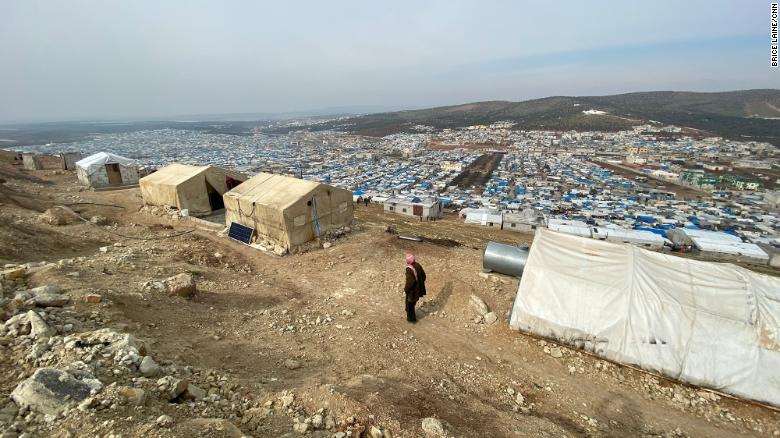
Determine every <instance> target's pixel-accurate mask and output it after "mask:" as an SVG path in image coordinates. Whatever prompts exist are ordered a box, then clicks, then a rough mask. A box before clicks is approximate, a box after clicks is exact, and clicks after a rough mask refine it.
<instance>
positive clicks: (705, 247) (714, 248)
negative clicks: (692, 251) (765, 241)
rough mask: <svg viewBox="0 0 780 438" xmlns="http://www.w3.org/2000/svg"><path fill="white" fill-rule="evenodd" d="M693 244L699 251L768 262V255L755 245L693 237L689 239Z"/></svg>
mask: <svg viewBox="0 0 780 438" xmlns="http://www.w3.org/2000/svg"><path fill="white" fill-rule="evenodd" d="M691 240H692V241H693V244H694V245H695V246H696V248H698V249H699V250H700V251H708V252H717V253H722V254H732V255H736V256H747V257H752V258H756V259H760V260H769V255H768V254H767V253H766V252H764V250H763V249H761V247H760V246H758V245H756V244H755V243H745V242H728V241H721V240H709V239H701V238H698V237H694V238H692V239H691Z"/></svg>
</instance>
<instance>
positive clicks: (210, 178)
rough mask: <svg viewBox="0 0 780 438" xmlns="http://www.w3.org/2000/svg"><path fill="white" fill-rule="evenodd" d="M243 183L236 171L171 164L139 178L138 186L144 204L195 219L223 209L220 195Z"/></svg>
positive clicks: (243, 178)
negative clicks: (159, 206)
mask: <svg viewBox="0 0 780 438" xmlns="http://www.w3.org/2000/svg"><path fill="white" fill-rule="evenodd" d="M245 180H246V177H245V176H244V175H242V174H240V173H238V172H232V171H230V170H226V169H220V168H218V167H212V166H189V165H186V164H177V163H174V164H171V165H169V166H166V167H163V168H162V169H160V170H158V171H157V172H154V173H152V174H151V175H148V176H145V177H143V178H141V180H140V181H139V183H140V186H141V195H142V196H143V198H144V204H147V205H167V206H170V207H176V208H178V209H179V210H185V209H186V210H189V212H190V214H191V215H193V216H198V215H204V214H209V213H211V212H213V211H216V210H220V209H222V208H224V207H225V204H224V202H223V200H222V195H223V194H225V192H227V191H228V190H230V189H232V188H234V187H236V186H238V185H239V184H241V183H242V182H243V181H245Z"/></svg>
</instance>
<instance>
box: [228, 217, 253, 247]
mask: <svg viewBox="0 0 780 438" xmlns="http://www.w3.org/2000/svg"><path fill="white" fill-rule="evenodd" d="M253 234H255V229H254V228H249V227H245V226H243V225H241V224H238V223H235V222H231V223H230V230H228V237H230V238H231V239H234V240H238V241H239V242H242V243H246V244H247V245H249V243H250V242H251V241H252V235H253Z"/></svg>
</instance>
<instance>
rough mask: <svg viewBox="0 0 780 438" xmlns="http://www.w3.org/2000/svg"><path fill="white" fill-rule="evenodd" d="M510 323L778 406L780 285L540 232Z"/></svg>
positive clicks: (724, 267)
mask: <svg viewBox="0 0 780 438" xmlns="http://www.w3.org/2000/svg"><path fill="white" fill-rule="evenodd" d="M510 325H511V327H512V328H514V329H519V330H525V331H529V332H532V333H536V334H538V335H542V336H545V337H550V338H554V339H556V340H558V341H560V342H562V343H566V344H570V345H573V346H576V347H579V348H584V349H585V350H588V351H591V352H593V353H595V354H597V355H600V356H603V357H605V358H607V359H610V360H614V361H618V362H622V363H626V364H630V365H636V366H639V367H642V368H644V369H647V370H651V371H654V372H657V373H660V374H664V375H667V376H669V377H672V378H675V379H678V380H682V381H685V382H689V383H691V384H694V385H700V386H705V387H710V388H714V389H717V390H720V391H723V392H727V393H731V394H734V395H737V396H740V397H744V398H749V399H754V400H758V401H761V402H766V403H771V404H773V405H776V406H780V278H775V277H770V276H767V275H761V274H757V273H755V272H752V271H750V270H747V269H745V268H741V267H738V266H735V265H732V264H727V263H710V262H702V261H697V260H692V259H687V258H681V257H676V256H671V255H666V254H661V253H657V252H652V251H648V250H644V249H641V248H637V247H635V246H631V245H627V244H615V243H610V242H606V241H601V240H593V239H583V238H580V237H576V236H570V235H566V234H560V233H555V232H552V231H549V230H546V229H538V230H537V232H536V238H535V239H534V242H533V245H532V246H531V251H530V254H529V256H528V261H527V263H526V265H525V269H524V271H523V276H522V278H521V280H520V286H519V288H518V292H517V297H516V299H515V303H514V306H513V309H512V315H511V317H510Z"/></svg>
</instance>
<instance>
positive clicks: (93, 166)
mask: <svg viewBox="0 0 780 438" xmlns="http://www.w3.org/2000/svg"><path fill="white" fill-rule="evenodd" d="M76 175H77V176H78V178H79V181H81V183H82V184H84V185H87V186H90V187H95V188H97V187H108V186H124V185H134V184H138V165H137V164H136V162H135V160H131V159H130V158H125V157H121V156H119V155H115V154H112V153H110V152H98V153H96V154H94V155H90V156H88V157H87V158H83V159H81V160H79V161H77V162H76Z"/></svg>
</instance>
